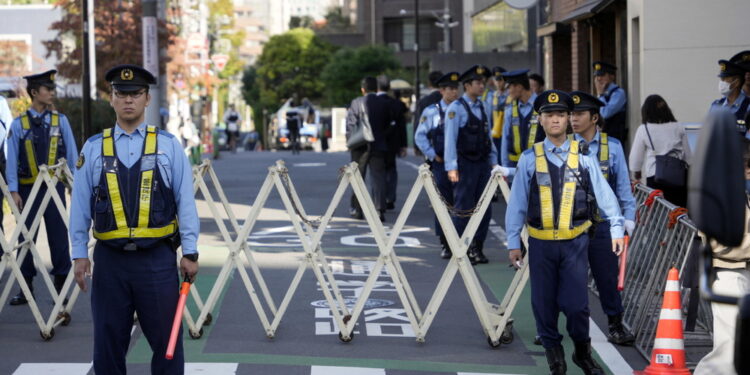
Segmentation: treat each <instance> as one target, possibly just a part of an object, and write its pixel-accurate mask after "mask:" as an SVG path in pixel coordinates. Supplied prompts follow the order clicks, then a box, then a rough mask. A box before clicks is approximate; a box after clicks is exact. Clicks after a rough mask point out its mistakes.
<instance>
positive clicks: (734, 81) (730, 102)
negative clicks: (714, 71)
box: [710, 56, 750, 137]
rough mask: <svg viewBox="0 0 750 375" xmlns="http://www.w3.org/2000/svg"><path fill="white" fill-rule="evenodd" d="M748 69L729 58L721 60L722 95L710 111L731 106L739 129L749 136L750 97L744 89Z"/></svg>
mask: <svg viewBox="0 0 750 375" xmlns="http://www.w3.org/2000/svg"><path fill="white" fill-rule="evenodd" d="M735 58H736V56H735ZM746 71H750V69H747V68H746V67H745V66H743V65H738V64H735V63H733V62H730V61H727V60H719V93H720V94H721V96H722V97H721V99H716V100H714V101H713V103H711V108H710V111H714V110H717V109H720V108H729V110H730V111H732V113H734V117H735V119H736V120H737V131H738V132H739V133H741V134H745V136H746V137H748V135H747V125H746V124H745V116H746V115H747V112H748V106H749V105H750V97H748V96H747V95H745V92H744V91H743V90H742V88H743V86H744V85H745V73H746Z"/></svg>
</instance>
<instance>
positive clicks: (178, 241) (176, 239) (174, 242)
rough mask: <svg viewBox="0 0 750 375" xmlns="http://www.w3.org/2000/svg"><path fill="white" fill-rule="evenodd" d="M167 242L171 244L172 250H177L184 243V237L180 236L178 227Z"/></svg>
mask: <svg viewBox="0 0 750 375" xmlns="http://www.w3.org/2000/svg"><path fill="white" fill-rule="evenodd" d="M166 240H167V243H169V246H170V247H171V248H172V251H177V248H179V247H180V245H182V237H180V229H179V228H177V230H176V231H175V232H174V234H173V235H171V236H170V237H167V238H166Z"/></svg>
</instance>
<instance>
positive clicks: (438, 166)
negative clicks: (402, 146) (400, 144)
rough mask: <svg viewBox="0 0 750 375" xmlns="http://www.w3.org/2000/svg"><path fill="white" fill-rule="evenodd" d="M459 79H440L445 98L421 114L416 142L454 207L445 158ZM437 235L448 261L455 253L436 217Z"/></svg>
mask: <svg viewBox="0 0 750 375" xmlns="http://www.w3.org/2000/svg"><path fill="white" fill-rule="evenodd" d="M458 78H459V73H458V72H450V73H447V74H445V75H443V76H442V77H440V79H439V80H438V81H437V86H438V87H439V88H440V95H441V96H442V97H443V98H442V99H441V100H440V101H439V102H438V103H435V104H432V105H430V106H429V107H427V108H425V109H424V111H422V117H421V118H420V119H419V126H418V127H417V131H416V132H415V133H414V143H415V144H416V145H417V147H419V150H420V151H422V153H423V154H424V156H425V158H427V160H428V162H429V163H430V170H431V171H432V175H433V177H434V179H435V184H436V185H437V188H438V191H439V192H440V195H442V196H443V199H444V200H445V201H446V202H447V203H448V204H451V205H452V204H453V186H452V184H451V182H450V181H449V180H448V174H447V173H446V172H445V160H444V159H443V158H444V157H445V154H444V150H445V111H446V109H448V106H449V105H450V104H451V103H452V102H454V101H455V100H456V99H458V83H459V81H458ZM435 234H437V235H438V237H439V238H440V245H441V246H442V251H441V252H440V256H441V257H442V258H443V259H449V258H450V257H451V256H452V254H453V253H452V252H451V249H450V247H449V246H448V242H447V241H446V240H445V234H444V233H443V228H442V227H441V226H440V222H438V220H437V216H436V217H435Z"/></svg>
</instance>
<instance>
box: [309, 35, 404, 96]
mask: <svg viewBox="0 0 750 375" xmlns="http://www.w3.org/2000/svg"><path fill="white" fill-rule="evenodd" d="M400 69H401V64H399V62H398V60H397V59H396V56H395V55H394V53H393V51H392V50H391V49H390V48H387V47H384V46H378V45H366V46H361V47H358V48H355V49H351V48H344V49H341V50H339V51H337V52H336V53H335V54H334V55H333V58H332V59H331V62H330V63H329V64H328V65H327V66H326V67H325V69H323V72H322V73H321V78H322V81H323V84H324V85H325V99H326V100H325V101H326V104H328V105H331V106H346V105H349V103H350V102H351V100H352V99H354V98H355V97H357V96H358V95H360V82H361V81H362V78H364V77H366V76H373V77H375V76H377V75H379V74H388V75H389V76H390V77H392V78H393V77H398V76H402V75H403V74H402V72H401V71H400Z"/></svg>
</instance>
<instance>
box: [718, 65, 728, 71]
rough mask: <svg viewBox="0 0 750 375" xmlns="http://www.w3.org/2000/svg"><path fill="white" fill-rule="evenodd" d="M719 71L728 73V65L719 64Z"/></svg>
mask: <svg viewBox="0 0 750 375" xmlns="http://www.w3.org/2000/svg"><path fill="white" fill-rule="evenodd" d="M719 69H721V71H722V72H726V71H727V64H724V63H721V64H719Z"/></svg>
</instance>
